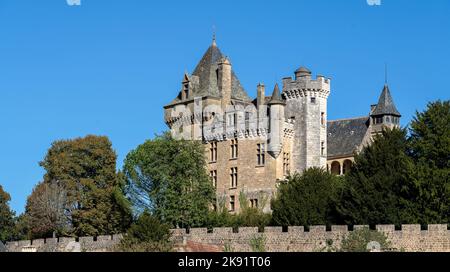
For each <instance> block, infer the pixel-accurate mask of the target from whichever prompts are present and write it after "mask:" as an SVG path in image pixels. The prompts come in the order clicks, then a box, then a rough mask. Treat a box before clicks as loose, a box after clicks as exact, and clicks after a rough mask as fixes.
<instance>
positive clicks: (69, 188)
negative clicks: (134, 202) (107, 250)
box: [40, 135, 131, 236]
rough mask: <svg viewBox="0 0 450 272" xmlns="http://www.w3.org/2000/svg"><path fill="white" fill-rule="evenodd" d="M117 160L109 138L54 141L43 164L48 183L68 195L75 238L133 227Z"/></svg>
mask: <svg viewBox="0 0 450 272" xmlns="http://www.w3.org/2000/svg"><path fill="white" fill-rule="evenodd" d="M116 157H117V156H116V153H115V152H114V150H113V149H112V144H111V142H110V141H109V139H108V138H107V137H100V136H92V135H89V136H86V137H84V138H76V139H73V140H62V141H56V142H54V143H53V144H52V146H51V148H50V149H49V150H48V153H47V155H46V157H45V158H44V160H43V161H42V162H41V163H40V165H41V166H42V167H43V168H44V169H45V170H46V174H45V176H44V183H54V182H56V183H57V184H58V186H62V188H63V189H64V190H65V191H66V192H67V206H68V207H69V208H68V210H69V211H70V218H71V225H72V227H73V231H72V234H73V235H78V236H85V235H101V234H114V233H121V232H123V231H124V230H125V229H126V228H127V227H128V226H129V223H130V221H131V209H130V206H129V204H128V202H127V200H126V198H125V195H124V191H123V190H124V185H125V184H124V178H123V177H122V175H121V174H120V173H117V172H116Z"/></svg>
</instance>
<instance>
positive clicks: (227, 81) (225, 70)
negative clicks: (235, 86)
mask: <svg viewBox="0 0 450 272" xmlns="http://www.w3.org/2000/svg"><path fill="white" fill-rule="evenodd" d="M218 65H219V68H218V82H217V83H218V87H219V92H220V95H221V96H222V109H223V110H224V111H225V109H226V107H227V106H228V105H230V104H231V63H230V60H229V59H228V58H226V57H224V58H222V59H220V61H219V64H218Z"/></svg>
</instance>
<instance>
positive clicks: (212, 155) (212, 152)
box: [209, 142, 217, 162]
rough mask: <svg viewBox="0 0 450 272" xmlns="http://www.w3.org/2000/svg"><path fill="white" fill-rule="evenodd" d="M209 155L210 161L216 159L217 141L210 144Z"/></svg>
mask: <svg viewBox="0 0 450 272" xmlns="http://www.w3.org/2000/svg"><path fill="white" fill-rule="evenodd" d="M209 155H210V161H211V162H216V161H217V142H213V143H211V144H210V147H209Z"/></svg>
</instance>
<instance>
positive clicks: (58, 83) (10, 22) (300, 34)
mask: <svg viewBox="0 0 450 272" xmlns="http://www.w3.org/2000/svg"><path fill="white" fill-rule="evenodd" d="M81 4H82V5H81V6H69V5H67V3H66V0H45V1H44V0H41V1H37V0H0V132H1V133H0V184H1V185H2V186H3V187H4V189H5V190H6V191H7V192H9V193H10V194H11V196H12V201H11V206H12V208H13V209H14V210H16V211H17V212H18V213H20V212H22V211H23V210H24V205H25V202H26V197H27V196H28V195H29V194H30V193H31V191H32V189H33V186H34V185H35V184H36V183H38V182H39V181H40V180H41V179H42V176H43V170H42V169H41V168H40V167H39V165H38V162H39V161H40V160H42V159H43V157H44V156H45V153H46V151H47V149H48V148H49V147H50V145H51V143H52V142H53V141H55V140H58V139H67V138H73V137H78V136H85V135H87V134H98V135H107V136H108V137H109V138H110V139H111V141H112V142H113V146H114V148H115V150H116V151H117V153H118V164H119V165H118V167H121V165H122V162H123V159H124V157H125V156H126V154H127V153H128V152H129V151H130V150H131V149H133V148H135V147H136V146H137V145H138V144H140V143H142V142H144V141H145V140H146V139H149V138H152V137H153V136H154V134H155V133H159V132H161V131H163V130H165V129H166V126H165V124H164V122H163V110H162V106H163V105H164V104H166V103H168V102H170V101H171V100H172V99H173V98H174V97H175V96H176V94H177V92H178V91H179V88H180V82H181V79H182V77H183V73H184V71H185V70H187V71H189V72H192V71H193V69H194V68H195V65H196V64H197V62H198V61H199V60H200V58H201V56H202V55H203V53H204V52H205V50H206V49H207V48H208V46H209V45H210V43H211V36H212V26H213V25H215V26H216V30H217V43H218V46H219V47H220V48H221V50H222V51H223V52H224V53H225V54H226V55H228V56H229V57H230V59H231V61H232V63H233V68H234V70H235V72H236V73H237V75H238V77H239V79H240V81H241V83H242V85H243V86H244V88H245V89H246V90H247V92H248V93H249V94H250V95H251V96H254V95H255V91H256V85H257V83H258V82H264V83H265V84H266V86H267V88H268V89H269V91H271V89H272V88H273V86H274V84H275V82H279V83H281V78H283V77H285V76H291V75H293V71H294V70H295V69H296V68H298V67H299V66H301V65H305V66H307V67H309V68H310V69H311V70H312V71H313V73H314V74H316V73H320V74H324V75H326V76H329V77H331V78H332V94H331V96H330V98H329V108H328V111H329V118H330V119H338V118H345V117H356V116H362V115H366V114H367V113H368V111H369V107H370V104H373V103H376V102H377V99H378V96H379V94H380V92H381V90H382V87H383V84H384V63H385V62H387V63H388V67H389V69H388V71H389V85H390V89H391V93H392V95H393V97H394V100H395V102H396V104H397V107H398V109H399V111H400V112H401V113H402V114H403V116H404V117H403V120H402V124H403V125H406V124H407V123H408V122H409V121H410V120H411V118H412V116H413V115H414V112H415V111H416V110H422V109H424V108H425V106H426V103H427V102H428V101H432V100H436V99H449V98H450V88H449V87H447V79H448V75H449V74H450V17H449V16H448V14H449V12H450V1H448V0H433V1H425V0H422V1H420V0H416V1H414V0H382V1H381V6H369V5H368V4H367V2H366V0H346V1H332V0H329V1H327V0H314V1H313V0H303V1H299V0H296V1H281V0H277V1H270V2H269V1H262V0H259V1H251V0H246V1H228V2H226V4H225V3H224V1H217V2H215V1H145V0H126V1H125V0H111V1H106V0H103V1H102V0H81Z"/></svg>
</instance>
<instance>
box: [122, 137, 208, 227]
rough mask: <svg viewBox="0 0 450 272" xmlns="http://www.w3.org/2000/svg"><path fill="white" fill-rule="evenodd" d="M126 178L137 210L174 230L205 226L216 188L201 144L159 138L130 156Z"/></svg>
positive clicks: (128, 189) (125, 166)
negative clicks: (153, 216) (207, 169)
mask: <svg viewBox="0 0 450 272" xmlns="http://www.w3.org/2000/svg"><path fill="white" fill-rule="evenodd" d="M124 174H125V176H126V179H127V192H128V194H129V196H130V198H131V200H132V202H133V204H134V206H135V208H136V209H138V210H144V209H148V210H150V211H151V212H152V213H153V214H154V215H155V216H156V217H157V218H159V219H160V220H161V221H162V222H164V223H168V224H170V225H171V226H172V227H196V226H203V225H204V224H205V223H206V220H207V217H208V210H209V207H210V206H211V204H212V201H213V199H214V188H213V186H212V183H211V181H210V178H209V176H208V174H207V172H206V159H205V149H204V147H203V145H202V144H201V142H197V141H187V140H175V139H173V138H172V137H171V136H170V134H168V133H166V134H164V135H161V136H157V137H156V138H155V139H154V140H148V141H146V142H145V143H144V144H142V145H140V146H138V147H137V148H136V149H135V150H133V151H131V152H130V153H129V154H128V155H127V157H126V159H125V164H124Z"/></svg>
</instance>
